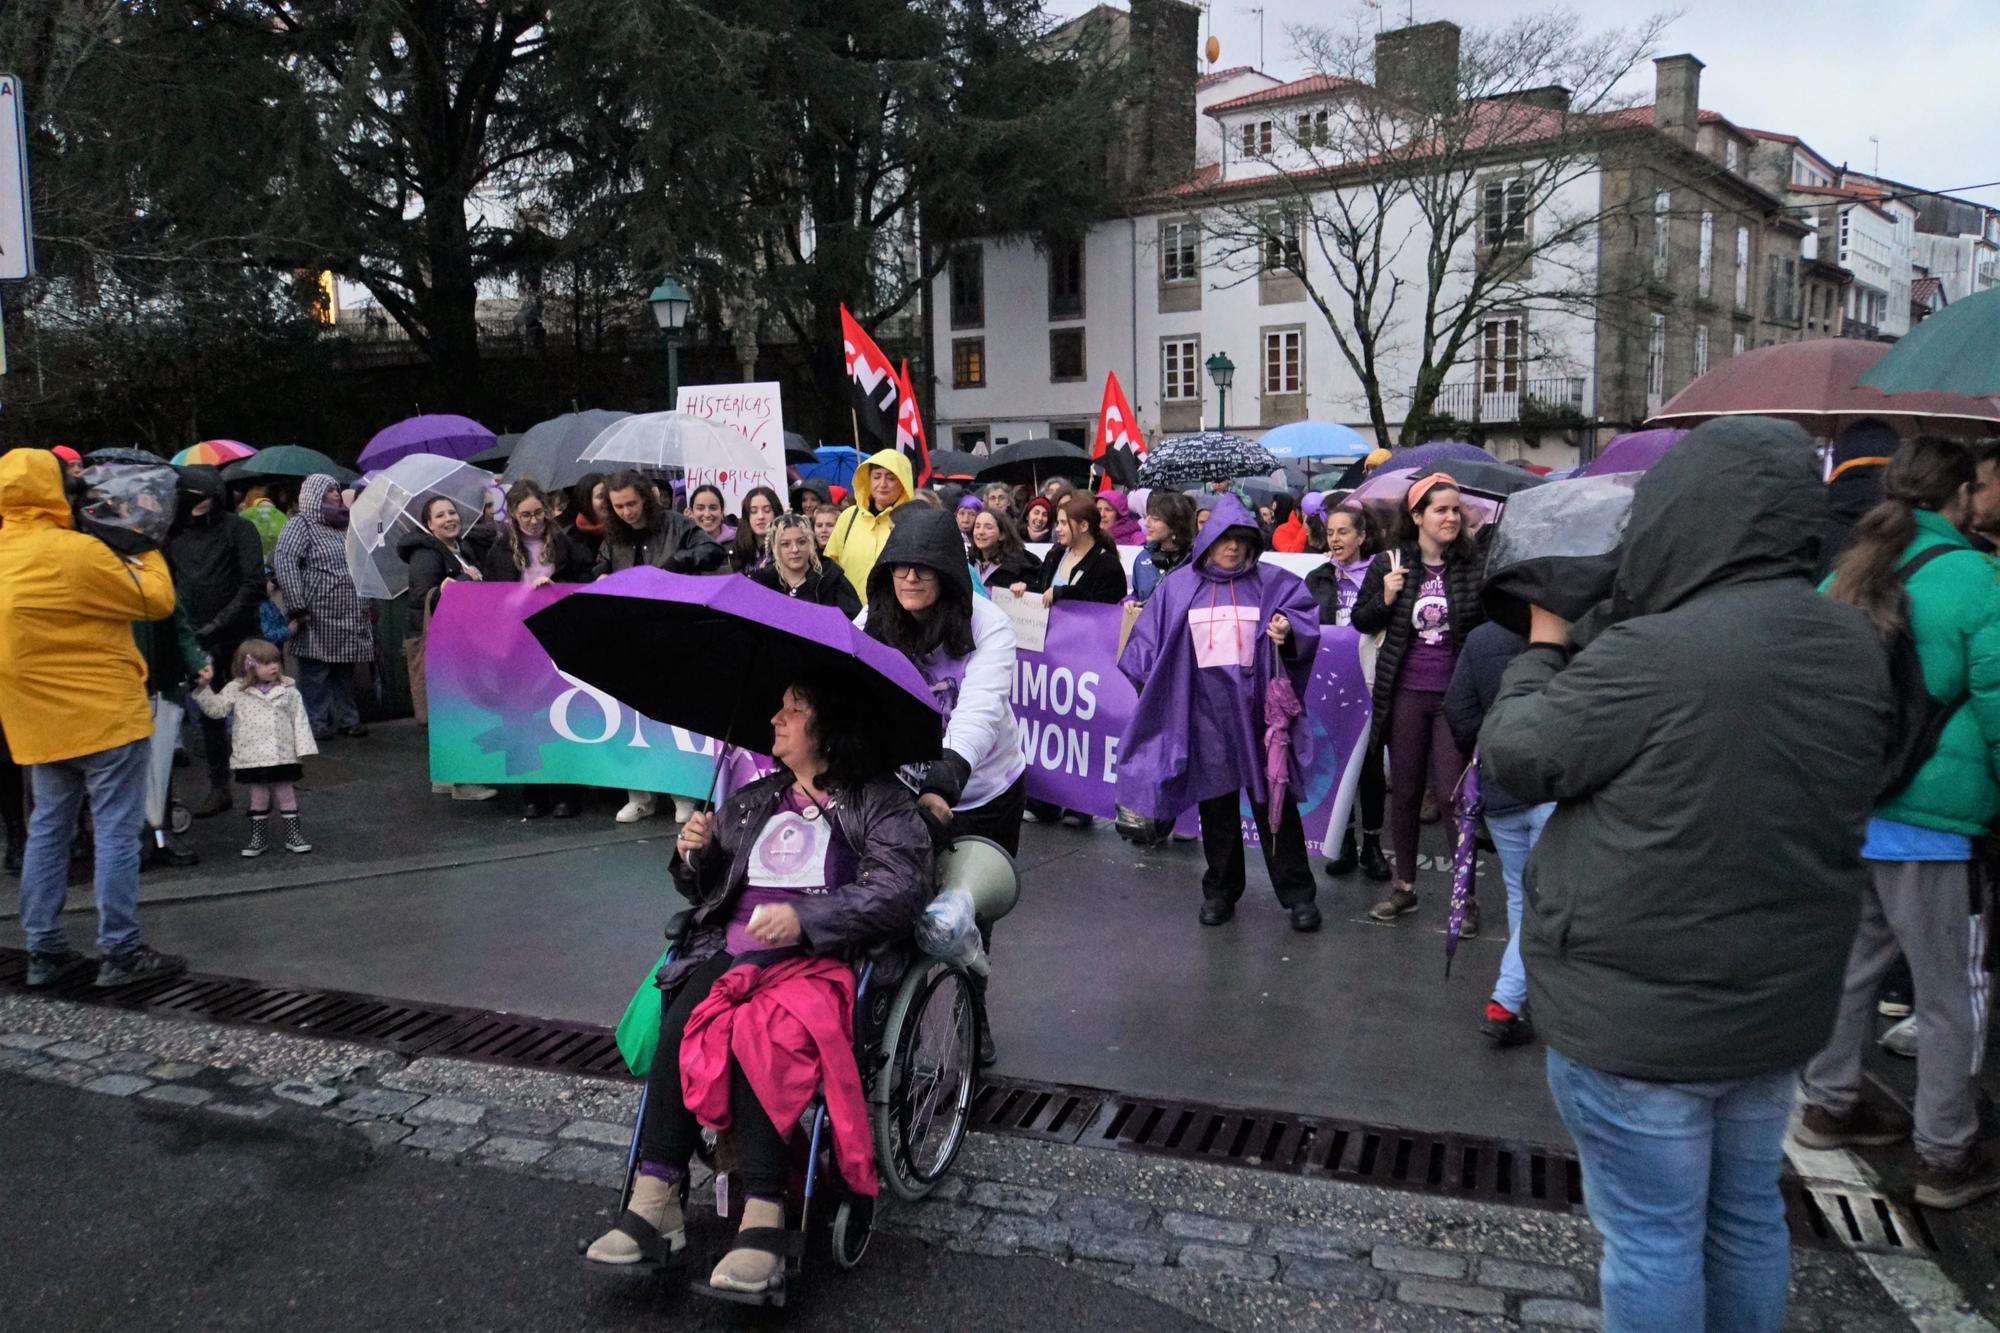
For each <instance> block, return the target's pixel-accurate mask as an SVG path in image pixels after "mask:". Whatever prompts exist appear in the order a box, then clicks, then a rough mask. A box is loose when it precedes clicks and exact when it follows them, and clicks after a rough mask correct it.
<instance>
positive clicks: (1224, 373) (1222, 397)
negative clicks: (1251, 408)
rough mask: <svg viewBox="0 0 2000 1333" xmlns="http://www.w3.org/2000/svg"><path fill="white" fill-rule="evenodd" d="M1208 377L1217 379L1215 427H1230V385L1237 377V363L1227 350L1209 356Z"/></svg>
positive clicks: (1222, 428)
mask: <svg viewBox="0 0 2000 1333" xmlns="http://www.w3.org/2000/svg"><path fill="white" fill-rule="evenodd" d="M1208 377H1209V378H1210V379H1211V380H1214V381H1215V397H1216V404H1215V428H1216V429H1217V430H1227V429H1229V425H1228V422H1229V386H1230V384H1231V383H1233V382H1234V381H1235V379H1236V363H1235V362H1234V361H1231V360H1230V359H1229V354H1228V353H1227V352H1217V353H1216V354H1215V355H1214V356H1211V357H1210V358H1208Z"/></svg>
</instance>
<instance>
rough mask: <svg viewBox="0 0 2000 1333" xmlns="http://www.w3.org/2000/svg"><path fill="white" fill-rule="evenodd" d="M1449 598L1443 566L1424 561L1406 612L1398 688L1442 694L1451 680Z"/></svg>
mask: <svg viewBox="0 0 2000 1333" xmlns="http://www.w3.org/2000/svg"><path fill="white" fill-rule="evenodd" d="M1451 666H1452V651H1451V602H1450V600H1449V599H1448V598H1446V596H1445V592H1444V566H1443V565H1425V566H1424V581H1423V583H1421V584H1420V585H1418V588H1417V604H1416V606H1415V607H1414V608H1413V609H1412V610H1411V612H1410V647H1409V650H1408V651H1407V652H1406V653H1404V655H1403V671H1402V675H1401V676H1400V677H1398V679H1397V681H1396V688H1397V689H1399V690H1422V691H1424V692H1425V693H1427V694H1443V693H1444V692H1445V689H1446V688H1447V687H1448V686H1450V684H1451Z"/></svg>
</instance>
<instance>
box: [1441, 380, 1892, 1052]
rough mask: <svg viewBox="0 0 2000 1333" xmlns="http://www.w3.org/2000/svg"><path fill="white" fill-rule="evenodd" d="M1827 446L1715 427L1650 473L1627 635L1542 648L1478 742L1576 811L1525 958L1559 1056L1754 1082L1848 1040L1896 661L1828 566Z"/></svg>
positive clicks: (1636, 515)
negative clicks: (1820, 590)
mask: <svg viewBox="0 0 2000 1333" xmlns="http://www.w3.org/2000/svg"><path fill="white" fill-rule="evenodd" d="M1826 514H1827V504H1826V488H1825V487H1824V486H1822V485H1821V484H1820V481H1819V473H1818V471H1817V469H1816V467H1815V464H1814V460H1813V455H1812V452H1811V449H1810V447H1809V445H1808V442H1807V441H1806V439H1805V436H1804V434H1803V433H1802V432H1800V431H1799V430H1798V428H1797V427H1794V426H1790V425H1786V424H1783V423H1780V422H1776V421H1771V420H1769V419H1766V418H1758V417H1742V418H1729V419H1724V420H1720V421H1714V422H1711V423H1709V424H1707V425H1705V426H1702V427H1700V428H1699V429H1697V430H1695V431H1694V432H1693V433H1691V434H1690V435H1689V436H1688V437H1687V438H1686V439H1684V440H1682V441H1681V442H1680V443H1679V444H1678V445H1676V446H1675V447H1674V449H1673V450H1672V451H1671V452H1669V453H1668V454H1667V455H1666V457H1664V458H1662V459H1661V460H1660V462H1659V463H1658V464H1657V465H1656V466H1655V467H1654V468H1653V469H1652V470H1651V471H1650V472H1648V473H1647V474H1646V476H1645V478H1644V479H1643V480H1642V481H1640V483H1639V486H1638V490H1637V493H1636V495H1635V496H1634V499H1633V505H1632V515H1631V519H1630V522H1629V525H1628V527H1627V529H1626V539H1625V553H1624V557H1623V560H1622V561H1621V563H1620V565H1619V572H1618V587H1617V592H1616V593H1615V594H1614V599H1615V600H1616V601H1617V602H1618V604H1619V606H1620V611H1621V614H1620V615H1619V617H1618V618H1616V619H1615V620H1613V621H1612V623H1610V624H1608V625H1607V626H1606V627H1605V628H1603V629H1602V630H1601V631H1600V632H1599V633H1598V634H1597V635H1596V637H1595V638H1593V639H1591V640H1590V642H1589V643H1588V644H1587V646H1585V647H1584V648H1583V649H1582V650H1581V651H1579V652H1576V653H1575V655H1574V656H1573V657H1572V656H1571V655H1570V652H1569V650H1567V649H1564V648H1557V647H1553V646H1549V645H1535V646H1532V647H1530V648H1529V649H1528V650H1527V651H1526V652H1524V653H1522V654H1521V656H1520V657H1518V658H1516V659H1515V660H1514V663H1513V665H1512V666H1510V667H1509V668H1508V669H1507V673H1506V676H1505V678H1504V680H1503V682H1502V685H1501V691H1500V697H1499V698H1498V699H1497V700H1496V701H1495V702H1494V704H1493V707H1492V708H1491V710H1490V711H1489V712H1488V714H1487V717H1486V723H1485V726H1484V727H1483V728H1482V729H1481V731H1480V744H1481V747H1482V750H1483V753H1484V756H1485V758H1486V760H1487V761H1488V762H1489V763H1490V764H1491V765H1492V768H1493V771H1494V773H1495V775H1496V776H1497V777H1498V778H1499V779H1500V781H1501V782H1502V783H1503V784H1504V785H1505V786H1506V788H1507V790H1509V791H1511V792H1512V793H1513V794H1514V795H1515V796H1517V797H1519V798H1520V799H1521V800H1524V801H1528V802H1542V801H1555V802H1557V803H1558V804H1557V807H1556V812H1555V815H1554V817H1553V818H1552V819H1551V820H1550V821H1549V824H1548V828H1547V830H1546V831H1545V832H1544V833H1543V834H1542V838H1541V841H1540V843H1538V844H1537V846H1536V848H1535V851H1534V853H1533V855H1532V856H1531V857H1530V858H1529V860H1528V867H1527V876H1526V889H1527V905H1526V911H1525V913H1524V915H1523V919H1522V923H1521V928H1522V935H1521V938H1522V955H1523V959H1524V961H1525V962H1526V964H1527V969H1528V994H1529V1002H1530V1005H1531V1007H1532V1009H1533V1012H1534V1016H1535V1022H1536V1024H1537V1025H1538V1026H1539V1027H1540V1028H1541V1030H1542V1033H1543V1035H1545V1036H1546V1037H1547V1038H1548V1041H1549V1044H1550V1045H1551V1046H1553V1047H1554V1048H1555V1049H1557V1050H1559V1051H1561V1052H1562V1053H1563V1054H1564V1055H1566V1056H1569V1057H1570V1058H1571V1059H1574V1060H1577V1061H1579V1062H1581V1063H1583V1064H1586V1065H1590V1066H1592V1067H1594V1068H1597V1069H1601V1070H1605V1071H1608V1072H1610V1073H1613V1074H1620V1075H1624V1076H1626V1077H1630V1078H1639V1079H1652V1080H1664V1081H1690V1080H1708V1079H1734V1078H1745V1077H1751V1076H1755V1075H1761V1074H1770V1073H1775V1072H1777V1071H1780V1070H1784V1069H1790V1068H1794V1067H1796V1066H1798V1065H1800V1064H1803V1063H1804V1062H1805V1061H1806V1059H1808V1058H1809V1057H1810V1056H1812V1055H1813V1054H1814V1053H1815V1052H1816V1051H1818V1050H1819V1049H1820V1048H1821V1047H1822V1046H1824V1045H1825V1044H1826V1040H1827V1037H1828V1035H1829V1034H1830V1033H1831V1032H1832V1029H1833V1017H1834V1007H1835V1004H1836V1001H1837V999H1838V996H1839V994H1840V989H1841V980H1842V976H1843V974H1844V973H1845V971H1846V967H1847V953H1848V946H1849V945H1850V944H1851V943H1852V941H1853V938H1854V930H1855V923H1856V921H1857V919H1858V912H1859V903H1860V900H1861V892H1862V889H1863V887H1864V886H1865V884H1866V883H1867V872H1866V870H1865V869H1864V868H1863V864H1862V861H1861V841H1862V836H1863V831H1864V829H1865V826H1866V824H1867V821H1868V815H1869V810H1870V807H1871V806H1872V805H1873V804H1874V799H1875V794H1876V792H1877V790H1878V789H1879V787H1880V785H1881V780H1882V773H1883V765H1884V762H1885V754H1886V751H1887V748H1888V740H1889V731H1890V726H1891V709H1890V703H1889V700H1890V689H1889V675H1888V667H1887V661H1886V655H1885V654H1884V653H1883V652H1882V647H1881V643H1880V641H1879V640H1878V639H1877V637H1876V635H1875V631H1874V630H1873V629H1872V628H1871V627H1870V626H1869V624H1868V622H1867V621H1866V620H1865V619H1863V618H1862V616H1861V614H1860V613H1859V612H1858V611H1855V610H1854V609H1853V608H1852V607H1848V606H1843V605H1841V604H1839V603H1837V602H1834V601H1833V600H1832V599H1831V598H1827V597H1822V596H1819V595H1818V594H1817V593H1816V592H1815V590H1814V588H1813V583H1812V578H1811V575H1812V571H1813V567H1814V563H1815V560H1816V557H1817V555H1818V550H1819V537H1820V532H1821V529H1822V528H1823V527H1824V526H1825V523H1826Z"/></svg>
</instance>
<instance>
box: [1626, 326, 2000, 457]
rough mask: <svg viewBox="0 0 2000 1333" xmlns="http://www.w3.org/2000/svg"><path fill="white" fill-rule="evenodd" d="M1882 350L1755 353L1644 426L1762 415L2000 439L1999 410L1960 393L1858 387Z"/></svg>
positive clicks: (1849, 344) (1793, 347) (1799, 348)
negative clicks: (1867, 420) (1942, 429)
mask: <svg viewBox="0 0 2000 1333" xmlns="http://www.w3.org/2000/svg"><path fill="white" fill-rule="evenodd" d="M1888 350H1889V348H1888V345H1887V344H1886V343H1878V342H1862V341H1860V340H1858V339H1854V338H1814V339H1810V340H1808V341H1806V342H1796V343H1780V344H1778V345H1777V346H1776V347H1760V348H1758V349H1757V350H1755V351H1753V352H1745V353H1743V354H1742V355H1741V356H1733V357H1731V358H1729V360H1727V361H1725V362H1723V363H1722V364H1721V365H1719V366H1717V367H1716V368H1715V369H1714V370H1711V371H1709V372H1708V373H1707V374H1706V375H1703V376H1702V377H1701V378H1699V379H1697V380H1696V381H1695V382H1694V383H1692V384H1690V385H1688V386H1687V387H1686V388H1685V389H1682V390H1681V391H1680V392H1679V393H1677V394H1675V395H1674V396H1673V397H1672V398H1670V399H1668V400H1667V403H1666V406H1664V407H1662V408H1661V409H1660V410H1659V411H1657V412H1655V413H1654V414H1653V415H1652V416H1651V417H1650V418H1648V419H1647V424H1648V425H1654V426H1658V425H1667V424H1673V425H1679V426H1693V425H1695V424H1697V423H1699V422H1703V421H1707V420H1710V419H1711V418H1714V417H1731V416H1767V417H1785V418H1788V419H1790V420H1793V421H1797V422H1798V423H1799V424H1800V425H1802V426H1804V427H1805V428H1806V429H1808V430H1811V431H1815V432H1816V433H1819V434H1823V435H1830V434H1832V433H1833V432H1834V431H1836V430H1838V429H1839V428H1840V427H1841V426H1842V425H1844V424H1846V420H1847V419H1855V418H1860V417H1880V418H1882V419H1883V420H1885V421H1888V422H1891V423H1894V424H1901V425H1903V426H1904V427H1905V428H1906V429H1911V430H1915V429H1934V428H1936V427H1938V426H1950V425H1952V424H1954V423H1955V424H1957V425H1958V426H1960V427H1961V428H1963V427H1967V426H1969V427H1971V428H1973V429H1974V430H1976V431H1981V432H1984V433H2000V404H1996V403H1995V402H1994V401H1993V400H1992V399H1990V398H1974V397H1971V396H1970V395H1967V394H1958V393H1899V394H1896V395H1894V396H1891V395H1889V394H1885V393H1883V392H1882V391H1881V390H1880V389H1871V388H1868V387H1866V386H1864V385H1861V384H1859V383H1857V381H1859V380H1860V378H1861V376H1862V374H1863V373H1864V372H1865V371H1867V369H1868V368H1869V367H1870V366H1872V365H1874V364H1875V363H1876V362H1877V361H1879V360H1881V359H1882V356H1883V354H1884V353H1885V352H1887V351H1888Z"/></svg>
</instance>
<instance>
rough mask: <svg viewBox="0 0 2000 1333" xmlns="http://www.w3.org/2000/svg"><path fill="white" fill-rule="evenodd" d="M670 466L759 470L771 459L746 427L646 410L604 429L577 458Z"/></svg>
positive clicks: (660, 468)
mask: <svg viewBox="0 0 2000 1333" xmlns="http://www.w3.org/2000/svg"><path fill="white" fill-rule="evenodd" d="M577 461H579V462H582V463H597V464H616V463H623V464H625V465H626V466H628V467H635V468H643V469H646V470H649V471H665V470H667V469H669V468H678V469H680V470H681V471H684V472H688V471H693V470H695V469H698V468H701V469H706V468H713V469H715V470H716V471H717V472H719V473H734V472H757V471H761V470H763V469H764V468H765V467H767V466H768V465H767V464H766V463H765V461H764V456H763V455H762V454H760V453H759V452H758V451H757V447H756V446H755V445H753V444H751V443H750V441H749V439H748V438H747V437H746V436H745V435H744V434H743V432H741V431H739V430H736V429H735V428H734V427H731V426H724V425H721V424H720V423H718V422H714V421H710V420H709V419H708V418H707V417H698V416H695V415H694V414H693V413H691V412H647V413H644V414H642V415H640V416H635V417H626V418H624V419H623V420H620V421H614V422H612V423H611V424H610V425H608V426H606V427H605V428H604V429H603V430H601V431H599V432H598V434H597V438H596V439H594V440H592V441H591V442H590V444H589V446H588V447H587V448H585V449H584V451H583V454H582V455H581V457H580V458H579V459H578V460H577Z"/></svg>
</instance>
